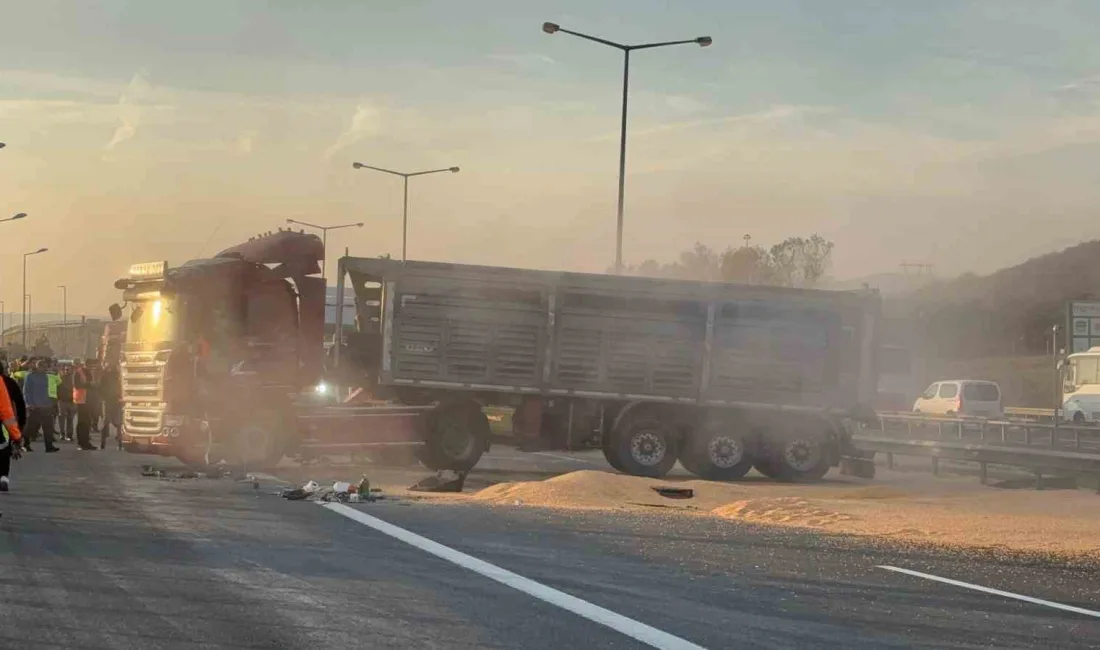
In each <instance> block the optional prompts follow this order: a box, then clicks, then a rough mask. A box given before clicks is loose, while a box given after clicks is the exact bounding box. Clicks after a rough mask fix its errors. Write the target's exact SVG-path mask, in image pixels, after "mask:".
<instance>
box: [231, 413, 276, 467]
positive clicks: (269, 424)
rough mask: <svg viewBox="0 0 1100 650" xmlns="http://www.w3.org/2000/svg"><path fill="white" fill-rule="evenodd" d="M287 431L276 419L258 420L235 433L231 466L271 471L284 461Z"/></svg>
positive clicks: (241, 427) (247, 423)
mask: <svg viewBox="0 0 1100 650" xmlns="http://www.w3.org/2000/svg"><path fill="white" fill-rule="evenodd" d="M285 448H286V431H285V430H284V428H283V426H282V424H281V423H280V422H279V421H278V418H276V417H267V418H257V419H255V420H251V421H249V422H246V423H244V424H243V425H241V426H240V427H238V428H237V430H236V431H234V432H233V438H232V442H231V443H230V450H229V464H230V465H232V466H237V467H242V468H245V469H271V468H273V467H275V466H276V465H278V464H279V461H280V460H282V459H283V452H284V450H285Z"/></svg>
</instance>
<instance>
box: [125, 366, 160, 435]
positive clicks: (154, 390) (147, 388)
mask: <svg viewBox="0 0 1100 650" xmlns="http://www.w3.org/2000/svg"><path fill="white" fill-rule="evenodd" d="M168 355H169V352H168V351H166V350H162V351H160V352H126V353H125V354H124V355H123V361H122V402H123V411H124V412H123V423H124V424H125V426H126V430H127V431H128V432H131V433H139V434H141V433H145V434H154V435H155V434H159V433H160V432H161V429H162V427H163V424H164V421H163V420H164V409H165V405H164V367H165V364H166V363H167V361H168Z"/></svg>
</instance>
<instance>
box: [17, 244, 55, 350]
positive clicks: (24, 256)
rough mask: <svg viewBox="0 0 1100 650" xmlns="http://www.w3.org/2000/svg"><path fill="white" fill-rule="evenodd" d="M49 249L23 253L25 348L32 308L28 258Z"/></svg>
mask: <svg viewBox="0 0 1100 650" xmlns="http://www.w3.org/2000/svg"><path fill="white" fill-rule="evenodd" d="M48 250H49V249H48V248H39V249H38V250H36V251H31V252H29V253H23V300H24V305H23V306H24V309H23V347H24V348H25V347H27V309H26V308H27V307H29V306H30V296H28V295H27V258H28V257H30V256H31V255H38V254H39V253H45V252H46V251H48Z"/></svg>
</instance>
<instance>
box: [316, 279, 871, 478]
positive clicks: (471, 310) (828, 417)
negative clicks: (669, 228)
mask: <svg viewBox="0 0 1100 650" xmlns="http://www.w3.org/2000/svg"><path fill="white" fill-rule="evenodd" d="M338 268H339V275H338V281H337V295H344V291H345V290H346V286H347V284H348V283H349V282H350V285H351V288H352V290H353V291H354V294H355V296H356V301H355V304H356V326H355V328H354V332H353V333H350V334H349V333H346V328H345V327H344V323H342V322H340V320H338V322H337V325H336V332H337V334H336V335H337V337H341V340H338V341H337V345H336V346H335V348H334V350H333V352H334V355H333V356H334V357H335V359H334V360H335V362H336V363H335V367H336V368H337V369H340V372H339V373H338V376H339V377H341V378H342V379H343V381H345V382H348V383H351V384H354V385H358V386H364V387H368V390H369V391H370V393H371V395H372V396H373V397H374V398H375V399H384V400H386V401H388V402H393V403H399V404H409V405H421V406H428V405H433V410H432V411H430V412H429V413H428V414H427V416H426V418H425V425H426V426H425V429H424V431H423V435H424V436H425V448H424V449H423V451H422V455H421V458H422V459H427V464H429V466H442V465H447V466H457V467H463V468H468V467H472V466H473V465H474V464H475V463H476V462H477V458H478V457H479V456H480V454H481V452H482V450H483V449H484V446H483V445H481V444H480V438H481V436H482V435H485V434H486V433H487V431H488V424H487V422H485V419H484V417H485V416H484V415H482V414H481V409H482V408H483V407H485V406H490V405H497V406H509V407H512V408H514V409H515V410H514V416H513V418H512V423H513V432H514V433H515V435H516V437H517V438H518V439H519V442H520V446H521V448H527V449H578V448H585V447H599V448H601V449H602V450H603V453H604V456H605V457H606V459H607V461H608V463H609V464H610V465H611V466H612V467H614V468H616V469H618V470H620V471H623V472H626V473H628V474H633V475H639V476H652V477H658V476H663V475H664V474H665V473H667V472H668V471H669V470H670V469H671V468H672V466H673V465H674V464H675V462H676V461H677V460H679V461H680V462H681V464H682V465H683V466H684V467H685V468H687V469H688V470H689V471H691V472H693V473H695V474H696V475H698V476H700V477H702V478H707V479H715V480H730V479H735V478H739V477H741V476H743V475H744V474H745V473H746V472H747V471H748V470H749V468H750V467H753V466H755V467H756V468H757V469H758V470H759V471H760V472H762V473H764V474H766V475H768V476H772V477H778V478H783V479H792V480H795V479H815V478H820V477H821V476H823V475H824V474H825V472H827V471H828V469H829V468H830V467H832V466H836V465H837V464H838V463H839V461H840V459H841V457H842V456H844V455H846V454H847V453H848V452H849V451H850V436H851V427H852V426H853V424H854V423H855V422H858V421H860V420H862V419H865V418H866V417H868V416H869V415H872V411H871V408H870V407H871V404H872V402H873V400H874V397H875V394H876V389H877V374H876V366H875V360H874V356H875V350H876V349H877V346H876V344H875V341H876V335H877V327H876V326H877V323H878V319H879V311H880V301H879V297H878V294H877V293H876V292H872V291H855V292H837V291H814V290H804V289H791V288H779V287H763V286H747V285H733V284H723V283H703V282H690V281H680V280H666V279H655V278H642V277H624V276H612V275H600V274H585V273H565V272H549V271H535V270H525V269H509V268H499V267H487V266H473V265H463V264H442V263H433V262H401V261H397V260H391V259H374V258H353V257H344V258H342V259H340V260H339V264H338ZM337 318H338V319H342V318H343V313H342V311H340V312H337ZM344 339H346V340H344ZM473 430H476V431H478V432H481V433H479V435H478V436H476V437H475V436H470V435H468V434H462V433H460V431H473Z"/></svg>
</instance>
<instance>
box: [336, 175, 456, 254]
mask: <svg viewBox="0 0 1100 650" xmlns="http://www.w3.org/2000/svg"><path fill="white" fill-rule="evenodd" d="M351 166H352V168H354V169H373V170H374V171H376V172H383V173H385V174H393V175H394V176H400V177H402V178H403V179H405V199H404V203H403V205H402V208H401V261H402V262H404V261H405V260H407V259H408V252H409V178H411V177H413V176H424V175H425V174H438V173H440V172H451V173H452V174H457V173H458V172H459V168H458V167H445V168H443V169H427V170H424V171H421V172H398V171H394V170H392V169H386V168H384V167H373V166H371V165H364V164H363V163H360V162H357V163H352V164H351Z"/></svg>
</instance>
